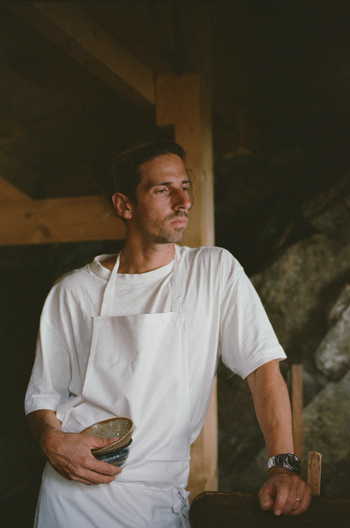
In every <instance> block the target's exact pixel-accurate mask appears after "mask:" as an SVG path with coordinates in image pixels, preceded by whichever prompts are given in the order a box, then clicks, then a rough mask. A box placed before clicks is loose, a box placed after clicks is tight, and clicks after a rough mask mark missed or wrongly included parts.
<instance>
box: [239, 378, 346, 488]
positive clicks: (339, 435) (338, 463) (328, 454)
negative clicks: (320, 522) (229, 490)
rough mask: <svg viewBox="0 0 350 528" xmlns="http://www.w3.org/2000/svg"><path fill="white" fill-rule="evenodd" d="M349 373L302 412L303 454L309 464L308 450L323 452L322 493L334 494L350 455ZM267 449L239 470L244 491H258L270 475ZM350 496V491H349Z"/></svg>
mask: <svg viewBox="0 0 350 528" xmlns="http://www.w3.org/2000/svg"><path fill="white" fill-rule="evenodd" d="M349 395H350V372H349V373H347V374H346V376H344V378H343V379H342V380H341V381H339V382H338V383H329V384H328V385H327V386H326V387H325V388H324V389H323V390H322V391H321V392H319V394H318V395H317V396H316V397H315V398H314V399H313V400H312V401H311V402H310V403H309V405H307V406H306V407H305V409H304V412H303V439H304V447H303V450H304V457H303V466H304V469H305V468H306V467H307V455H308V452H309V451H318V452H319V453H321V454H322V457H323V463H322V489H323V488H324V492H323V493H322V495H324V496H327V490H328V491H329V496H334V491H332V489H333V488H332V486H330V484H328V483H331V482H332V481H333V487H334V485H335V484H334V474H335V473H336V472H339V473H341V472H342V471H343V470H344V467H345V465H347V463H348V460H349V457H350V405H349ZM266 468H267V452H266V449H265V448H264V449H262V450H261V451H260V452H259V454H258V455H257V456H256V457H255V458H254V459H253V460H252V462H251V463H250V464H247V465H246V467H245V468H243V469H242V470H241V472H240V475H239V479H237V480H238V485H239V486H240V489H241V491H244V490H247V491H251V492H257V491H259V489H260V487H261V486H262V485H263V484H264V482H265V480H266V476H267V469H266ZM349 496H350V494H349Z"/></svg>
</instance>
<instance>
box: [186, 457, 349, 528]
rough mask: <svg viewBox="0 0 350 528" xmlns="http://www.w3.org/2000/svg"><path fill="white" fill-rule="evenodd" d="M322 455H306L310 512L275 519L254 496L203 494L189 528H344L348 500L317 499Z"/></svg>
mask: <svg viewBox="0 0 350 528" xmlns="http://www.w3.org/2000/svg"><path fill="white" fill-rule="evenodd" d="M321 461H322V456H321V454H320V453H317V452H316V451H311V452H310V453H309V454H308V476H307V481H308V484H309V486H310V487H311V490H312V493H313V495H314V497H313V498H312V502H311V505H310V507H309V509H308V510H307V511H306V512H305V513H302V514H300V515H297V516H287V515H280V516H276V515H274V514H273V512H271V511H263V510H262V509H261V508H260V504H259V500H258V496H257V495H252V494H250V493H222V492H218V491H206V492H204V493H201V494H200V495H197V497H195V498H194V500H193V501H192V504H191V508H190V525H191V527H192V528H289V527H290V528H347V527H348V526H350V500H347V499H325V498H321V497H319V495H320V488H321Z"/></svg>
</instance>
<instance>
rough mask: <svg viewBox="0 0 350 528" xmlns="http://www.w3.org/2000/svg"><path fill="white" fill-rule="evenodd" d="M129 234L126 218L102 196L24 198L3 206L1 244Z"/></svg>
mask: <svg viewBox="0 0 350 528" xmlns="http://www.w3.org/2000/svg"><path fill="white" fill-rule="evenodd" d="M124 237H125V226H124V224H123V222H122V221H121V220H120V219H118V218H117V217H115V216H114V215H113V214H112V213H111V214H109V212H108V208H107V205H106V204H105V203H104V200H103V198H102V197H100V196H86V197H79V198H58V199H48V200H38V201H35V200H30V201H28V202H21V201H16V200H12V201H11V200H9V201H7V202H3V203H1V208H0V245H2V246H11V245H20V244H45V243H53V242H77V241H85V240H86V241H88V240H117V239H122V238H124Z"/></svg>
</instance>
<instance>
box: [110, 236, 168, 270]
mask: <svg viewBox="0 0 350 528" xmlns="http://www.w3.org/2000/svg"><path fill="white" fill-rule="evenodd" d="M174 256H175V244H172V243H171V244H155V245H153V246H151V247H150V246H147V247H138V246H136V245H135V244H130V243H128V241H126V243H125V246H124V248H123V250H122V252H121V255H120V263H119V268H118V273H130V274H135V273H146V272H147V271H152V270H155V269H158V268H161V267H162V266H166V265H167V264H169V263H170V262H171V261H172V260H173V259H174ZM107 263H108V261H106V264H107ZM112 264H113V265H114V263H112ZM106 267H108V268H109V269H111V267H112V268H113V266H106Z"/></svg>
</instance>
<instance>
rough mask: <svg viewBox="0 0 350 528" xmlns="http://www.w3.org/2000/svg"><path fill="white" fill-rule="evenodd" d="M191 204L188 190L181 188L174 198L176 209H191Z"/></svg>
mask: <svg viewBox="0 0 350 528" xmlns="http://www.w3.org/2000/svg"><path fill="white" fill-rule="evenodd" d="M191 206H192V202H191V200H190V199H189V196H188V191H183V190H182V189H179V190H178V192H177V193H176V197H175V199H174V207H175V209H190V207H191Z"/></svg>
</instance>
